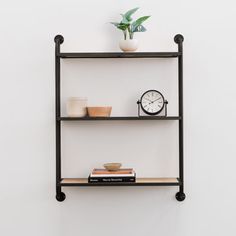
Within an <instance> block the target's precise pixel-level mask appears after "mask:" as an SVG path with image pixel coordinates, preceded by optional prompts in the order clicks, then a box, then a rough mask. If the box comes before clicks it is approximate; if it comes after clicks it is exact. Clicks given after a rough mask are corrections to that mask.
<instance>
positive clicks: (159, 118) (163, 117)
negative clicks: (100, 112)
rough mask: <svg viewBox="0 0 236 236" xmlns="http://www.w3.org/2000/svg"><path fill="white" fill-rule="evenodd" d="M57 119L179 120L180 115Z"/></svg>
mask: <svg viewBox="0 0 236 236" xmlns="http://www.w3.org/2000/svg"><path fill="white" fill-rule="evenodd" d="M57 120H58V121H86V120H90V121H93V120H94V121H95V120H181V116H110V117H87V116H86V117H57Z"/></svg>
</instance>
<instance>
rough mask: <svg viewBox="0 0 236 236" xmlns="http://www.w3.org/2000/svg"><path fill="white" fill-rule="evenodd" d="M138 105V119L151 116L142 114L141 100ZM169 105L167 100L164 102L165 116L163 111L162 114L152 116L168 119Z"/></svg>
mask: <svg viewBox="0 0 236 236" xmlns="http://www.w3.org/2000/svg"><path fill="white" fill-rule="evenodd" d="M137 104H138V117H147V116H150V115H142V113H141V105H140V100H138V101H137ZM167 105H168V101H167V100H164V108H163V111H164V115H163V111H162V112H161V113H160V114H157V115H152V116H158V117H167Z"/></svg>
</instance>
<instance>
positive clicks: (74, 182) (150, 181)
mask: <svg viewBox="0 0 236 236" xmlns="http://www.w3.org/2000/svg"><path fill="white" fill-rule="evenodd" d="M59 185H60V186H179V185H181V183H180V181H179V179H178V178H137V179H136V182H134V183H89V182H88V179H87V178H63V179H62V180H61V183H60V184H59Z"/></svg>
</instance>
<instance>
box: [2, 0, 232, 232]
mask: <svg viewBox="0 0 236 236" xmlns="http://www.w3.org/2000/svg"><path fill="white" fill-rule="evenodd" d="M136 6H140V7H141V10H140V11H139V12H138V13H137V15H140V16H141V15H143V14H151V15H152V17H151V18H150V20H149V21H148V22H147V23H146V27H147V28H148V31H147V32H146V33H144V34H139V35H137V38H138V39H139V41H140V44H141V45H140V51H172V50H176V49H177V46H176V44H175V43H174V42H173V36H174V35H175V34H176V33H182V34H183V35H184V36H185V41H184V106H185V192H186V195H187V198H186V200H185V201H184V202H181V203H180V202H177V201H176V200H175V198H174V195H175V193H176V192H177V188H175V187H124V188H122V187H121V188H118V187H117V188H116V187H110V188H102V187H101V188H65V189H64V192H65V193H66V194H67V199H66V200H65V201H64V202H63V203H59V202H57V201H56V200H55V130H54V42H53V38H54V36H55V35H56V34H58V33H61V34H62V35H63V36H64V38H65V42H64V43H63V45H62V50H63V51H117V50H119V49H118V47H117V45H118V41H119V39H120V38H121V34H120V32H118V31H116V30H115V29H114V28H113V27H112V26H111V25H110V24H109V23H108V22H109V21H111V20H114V19H118V18H119V13H121V12H124V11H125V10H127V9H130V8H132V7H136ZM235 21H236V15H235V2H234V1H230V0H226V1H213V0H209V1H204V0H199V1H187V0H179V1H157V0H149V1H144V0H138V1H133V0H130V1H125V0H121V1H108V0H99V1H92V0H86V1H79V0H76V1H73V0H71V1H61V0H47V1H27V0H22V1H2V2H1V8H0V29H1V43H0V52H1V57H0V62H1V67H0V75H1V86H0V96H1V99H0V108H1V122H0V132H1V135H0V138H1V142H0V143H1V149H0V158H1V165H0V179H1V181H0V189H1V193H0V234H1V235H4V236H13V235H22V236H23V235H25V236H30V235H34V236H42V235H43V236H52V235H61V236H72V235H83V236H91V235H104V236H108V235H114V236H118V235H137V236H143V235H165V236H172V235H175V236H189V235H191V236H199V235H214V236H218V235H234V234H235V231H236V226H235V217H236V213H235V212H236V204H235V199H236V189H235V181H236V177H235V174H234V173H235V165H236V161H235V154H236V150H235V131H236V125H235V120H236V109H235V99H236V95H235V91H236V89H235V87H236V82H235V81H236V72H235V65H236V60H235V53H236V47H235V42H236V33H235V32H236V27H235ZM176 69H177V67H176V60H175V59H171V60H164V59H163V60H161V59H157V60H142V59H140V60H138V59H137V60H101V61H95V60H86V61H80V60H68V61H65V62H64V63H63V71H62V74H63V82H62V83H63V86H64V89H63V106H62V109H63V110H64V105H65V104H64V102H65V99H66V97H67V96H70V95H86V96H88V97H89V101H90V103H91V104H103V103H107V104H111V105H112V106H113V107H114V110H113V112H114V113H113V114H114V115H115V114H116V115H118V114H124V115H125V114H127V115H133V114H136V105H135V101H136V100H137V98H138V97H139V96H140V95H141V94H142V92H143V91H145V90H146V89H148V88H154V87H155V88H156V89H159V90H161V91H162V92H163V94H164V95H165V96H166V98H167V99H168V100H169V102H170V104H169V108H170V111H169V112H170V114H175V113H176V109H177V108H176V101H175V99H176V96H177V91H176V83H177V80H176V79H177V78H176ZM63 134H64V138H63V155H64V156H63V164H64V168H63V176H67V177H69V176H71V177H72V176H84V177H86V176H87V175H88V173H89V171H90V169H91V168H92V167H93V166H100V165H101V164H102V163H104V162H107V161H121V162H123V163H124V165H125V166H133V167H135V169H136V170H137V172H138V174H139V175H142V176H148V175H153V176H154V175H155V176H175V175H176V174H177V169H176V165H177V163H178V161H177V155H176V154H177V150H178V149H177V147H178V146H177V141H176V134H177V122H175V121H171V122H170V121H168V122H125V121H124V122H101V123H96V122H94V123H92V122H91V123H83V124H82V123H69V124H68V123H66V124H65V125H63ZM142 145H145V148H143V146H142Z"/></svg>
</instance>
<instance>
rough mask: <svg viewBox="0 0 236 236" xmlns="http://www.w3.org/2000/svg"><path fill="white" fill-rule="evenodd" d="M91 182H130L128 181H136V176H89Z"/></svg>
mask: <svg viewBox="0 0 236 236" xmlns="http://www.w3.org/2000/svg"><path fill="white" fill-rule="evenodd" d="M88 182H89V183H115V182H117V183H121V182H124V183H128V182H135V177H123V178H121V177H110V178H109V177H106V178H94V177H89V178H88Z"/></svg>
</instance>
